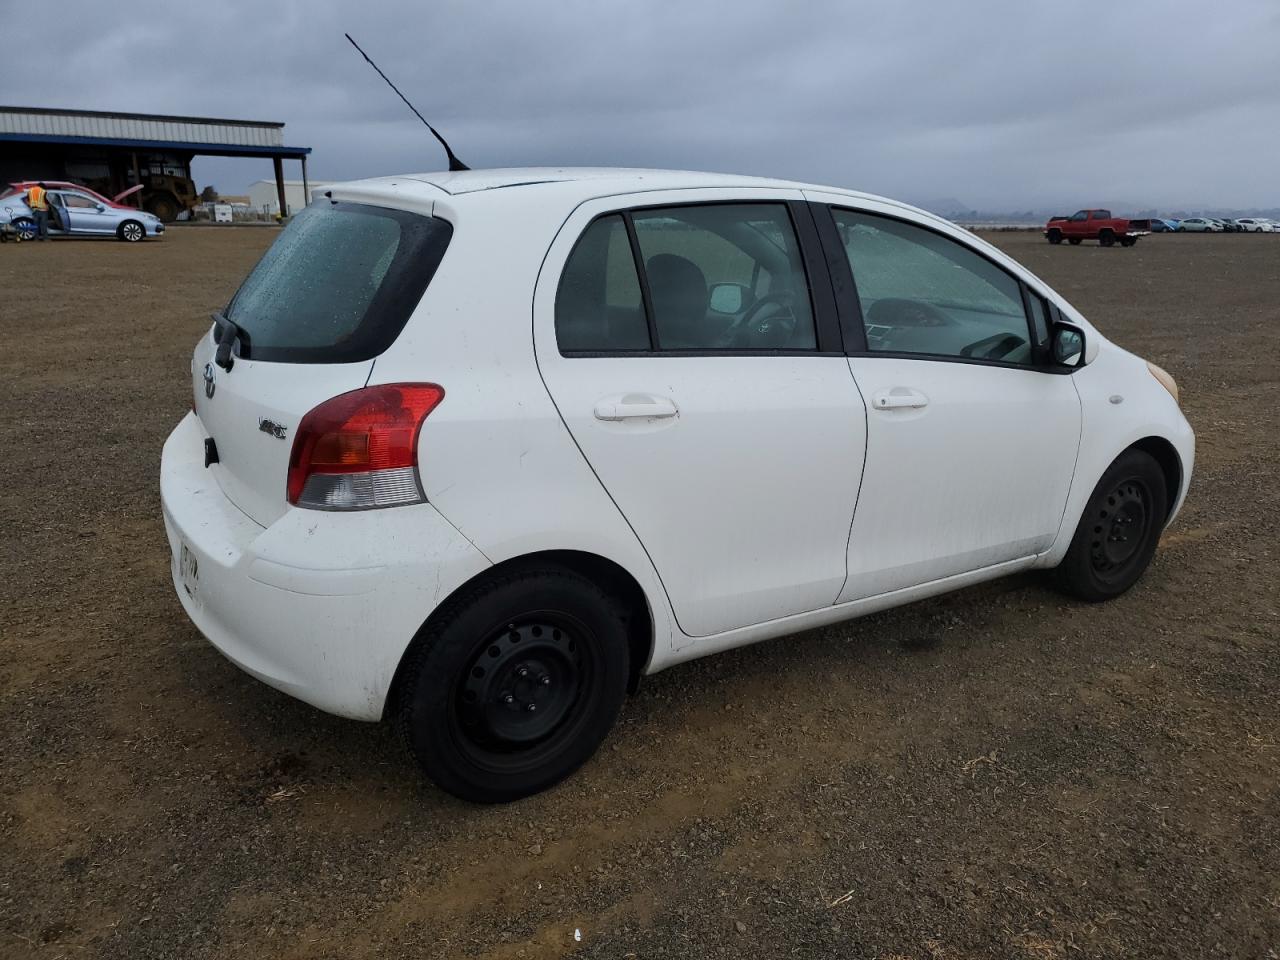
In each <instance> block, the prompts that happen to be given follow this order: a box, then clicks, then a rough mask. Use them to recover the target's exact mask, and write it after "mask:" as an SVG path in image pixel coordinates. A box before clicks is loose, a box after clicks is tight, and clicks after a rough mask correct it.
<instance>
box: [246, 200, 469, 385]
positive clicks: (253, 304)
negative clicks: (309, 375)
mask: <svg viewBox="0 0 1280 960" xmlns="http://www.w3.org/2000/svg"><path fill="white" fill-rule="evenodd" d="M452 235H453V227H452V226H451V225H450V224H449V223H448V221H445V220H441V219H439V218H436V217H424V216H420V215H418V214H414V213H408V212H406V211H403V210H391V209H388V208H384V207H374V206H369V205H367V204H359V203H325V202H320V203H315V204H312V205H311V206H309V207H307V208H306V209H305V210H303V211H302V212H301V213H299V214H298V215H297V216H295V217H294V218H293V220H292V221H290V223H289V225H288V226H287V227H285V230H284V232H283V233H282V234H281V235H280V236H279V238H278V239H277V240H276V242H275V243H274V244H272V245H271V248H270V249H269V250H267V252H266V253H265V254H263V257H262V259H261V260H259V261H258V265H257V266H256V267H254V268H253V271H252V272H251V273H250V274H249V276H248V277H247V278H246V279H245V281H244V283H243V284H242V285H241V286H240V289H239V290H238V291H237V292H236V295H235V296H234V297H233V298H232V299H231V303H230V304H229V305H228V306H227V309H226V310H225V311H224V312H225V315H226V316H227V318H228V319H230V320H233V321H234V322H235V323H236V324H237V325H238V326H239V327H240V328H241V330H242V331H243V333H244V336H243V337H242V338H241V340H240V355H241V356H244V357H249V358H252V359H254V360H271V361H277V362H283V363H350V362H354V361H358V360H368V359H371V358H372V357H375V356H377V355H378V354H380V353H382V351H384V350H385V349H386V348H387V347H389V346H390V345H391V344H392V342H393V341H394V340H395V338H396V337H397V336H399V334H400V331H401V330H402V329H404V325H405V323H406V322H407V321H408V319H409V315H410V314H411V313H412V312H413V309H414V307H416V306H417V304H418V301H419V300H421V299H422V294H423V292H424V291H425V290H426V289H427V285H428V284H429V283H430V282H431V277H432V276H433V275H434V274H435V271H436V268H437V267H438V266H439V265H440V260H441V259H442V258H443V256H444V252H445V249H446V247H448V245H449V238H450V237H451V236H452Z"/></svg>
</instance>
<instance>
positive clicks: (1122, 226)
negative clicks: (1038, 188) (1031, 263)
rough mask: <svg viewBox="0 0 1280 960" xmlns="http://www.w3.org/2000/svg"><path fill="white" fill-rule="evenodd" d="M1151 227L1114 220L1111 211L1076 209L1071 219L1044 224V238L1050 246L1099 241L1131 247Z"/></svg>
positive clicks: (1105, 243) (1128, 221)
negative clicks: (1062, 243) (1063, 242)
mask: <svg viewBox="0 0 1280 960" xmlns="http://www.w3.org/2000/svg"><path fill="white" fill-rule="evenodd" d="M1148 225H1149V224H1148V222H1147V221H1140V220H1126V219H1125V218H1124V217H1113V216H1112V215H1111V211H1110V210H1077V211H1076V212H1075V213H1073V214H1072V215H1071V216H1069V217H1053V218H1052V219H1051V220H1050V221H1049V222H1048V223H1047V224H1046V225H1045V228H1044V235H1045V237H1046V239H1048V241H1049V242H1050V243H1061V242H1062V241H1063V240H1066V241H1067V242H1068V243H1070V244H1073V245H1074V244H1077V243H1079V242H1080V241H1081V240H1097V241H1098V243H1100V244H1102V245H1103V246H1104V247H1110V246H1112V245H1113V244H1116V243H1118V244H1120V246H1122V247H1132V246H1133V245H1134V244H1135V243H1137V242H1138V238H1139V237H1145V236H1146V235H1147V234H1148V233H1150V232H1151V231H1150V230H1145V229H1142V228H1143V227H1146V226H1148Z"/></svg>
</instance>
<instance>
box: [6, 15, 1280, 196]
mask: <svg viewBox="0 0 1280 960" xmlns="http://www.w3.org/2000/svg"><path fill="white" fill-rule="evenodd" d="M19 7H20V9H19V10H18V11H17V12H16V14H13V15H6V16H5V20H6V22H8V23H10V24H13V23H22V22H30V21H44V22H57V23H63V24H69V23H70V24H76V25H77V27H78V29H73V30H65V31H62V32H61V34H60V35H61V40H60V42H59V44H58V45H57V47H56V52H57V58H56V65H55V66H54V68H52V69H39V70H31V69H25V68H24V69H18V63H17V61H15V60H12V59H10V60H8V61H7V62H5V63H4V64H3V65H0V81H2V83H0V90H3V94H0V99H3V100H4V101H6V102H10V103H15V104H19V105H31V106H61V107H82V108H91V109H115V110H137V111H146V112H160V113H192V114H199V115H208V116H232V117H245V118H251V119H269V120H283V121H285V122H286V123H287V124H288V126H287V128H286V140H287V142H289V143H291V144H304V145H310V146H313V147H314V148H315V153H314V154H313V158H312V163H311V172H312V175H313V177H316V178H325V179H342V178H350V177H358V176H367V175H374V174H383V173H393V172H404V171H409V170H422V169H438V168H439V167H440V166H441V164H442V157H441V154H440V152H439V151H438V149H436V148H435V146H434V144H433V142H432V141H431V140H430V139H429V137H428V136H427V135H426V131H425V130H422V129H421V128H419V127H418V126H417V125H416V121H415V120H413V118H412V116H411V115H410V114H409V113H408V111H407V110H405V108H404V107H403V105H402V104H401V103H400V102H399V100H397V99H396V98H395V97H394V95H393V94H391V92H390V91H389V90H387V89H386V88H384V87H383V86H382V82H381V81H380V80H379V79H378V78H377V76H376V75H375V74H374V73H373V72H372V71H371V70H370V69H369V67H368V66H367V65H366V64H365V63H364V62H363V61H362V60H361V59H360V58H359V57H358V56H357V55H356V54H355V52H354V51H353V50H351V49H350V47H349V46H348V45H347V43H346V41H345V40H344V39H343V37H342V33H343V31H344V30H348V31H350V32H351V33H353V34H354V35H355V36H356V38H357V39H358V40H360V42H361V43H362V45H363V46H364V47H365V48H366V49H367V50H368V51H369V52H370V54H371V55H372V56H373V57H374V59H376V60H377V61H378V62H379V63H380V64H381V65H382V66H383V68H384V69H386V70H387V71H388V72H389V73H390V74H391V76H392V77H393V79H395V80H396V82H397V83H398V84H399V85H400V86H401V87H402V89H404V90H405V92H406V93H407V94H408V95H409V97H410V99H412V100H414V102H415V103H416V104H417V105H418V107H419V108H420V109H421V110H422V111H423V112H424V113H425V114H426V115H427V116H428V117H429V118H430V119H431V120H432V122H433V123H435V124H436V125H437V126H438V127H439V128H440V129H441V130H443V131H444V132H445V134H446V136H448V137H449V138H450V140H451V142H452V144H453V146H454V149H455V150H456V151H457V152H458V154H459V155H460V156H462V157H463V159H465V160H466V161H467V162H469V163H470V164H471V165H473V166H507V165H519V164H543V163H554V164H559V163H574V164H618V165H645V166H665V167H687V168H697V169H713V170H725V171H733V172H745V173H760V174H770V175H776V176H784V177H791V178H795V179H804V180H816V181H820V182H826V183H833V184H838V185H843V186H852V187H857V188H859V189H866V190H870V191H873V192H880V193H887V194H890V195H894V196H899V197H905V198H908V199H917V200H928V199H931V198H936V197H957V198H960V199H962V200H963V201H964V202H965V203H967V204H970V205H972V206H986V207H995V208H1000V209H1012V208H1019V207H1029V206H1041V205H1044V204H1062V205H1066V206H1070V205H1081V204H1086V203H1091V202H1113V201H1115V202H1121V201H1123V202H1131V203H1134V204H1137V205H1148V204H1150V205H1160V206H1186V205H1198V204H1208V205H1223V206H1239V207H1244V206H1255V205H1256V206H1273V205H1277V204H1280V185H1278V184H1277V177H1276V175H1275V170H1276V169H1277V161H1278V159H1280V85H1277V84H1276V83H1275V69H1274V67H1275V64H1276V63H1277V61H1278V60H1280V3H1276V2H1275V0H1232V2H1226V3H1218V4H1213V5H1208V4H1204V3H1202V2H1189V0H1187V2H1183V0H1129V2H1125V3H1116V2H1110V0H1107V2H1104V0H1078V2H1073V3H1061V2H1053V3H1037V2H1028V0H1001V2H995V0H977V2H975V0H966V2H954V3H953V2H945V3H944V2H929V3H925V2H899V0H881V2H876V3H801V2H793V3H790V4H782V3H753V2H744V0H739V2H735V3H727V2H715V3H711V2H698V0H685V2H651V3H642V2H631V3H626V4H623V3H607V2H600V0H596V2H579V0H572V2H557V3H545V4H536V3H485V2H480V0H476V2H470V3H466V2H454V0H451V2H444V3H432V4H421V3H411V2H386V3H373V2H369V0H366V2H364V3H361V4H356V3H350V2H335V0H311V2H307V3H263V2H238V0H237V2H225V0H224V2H217V3H199V4H197V3H190V4H179V5H168V6H166V7H165V8H164V10H163V14H162V15H156V13H155V12H154V11H153V12H151V13H144V12H143V11H142V10H141V9H137V10H136V11H135V12H134V13H117V12H115V10H124V9H125V8H122V7H121V8H114V9H113V8H112V6H111V5H107V4H103V3H100V2H84V3H81V4H59V3H49V2H43V3H39V4H20V5H19ZM109 10H110V11H111V12H108V11H109ZM43 50H44V51H45V52H46V53H52V52H53V50H52V49H51V48H49V47H47V46H44V47H43ZM197 172H198V174H199V176H200V178H201V179H202V181H203V180H211V181H213V182H215V183H216V184H217V185H218V186H219V187H220V188H222V189H223V190H224V191H234V190H237V189H241V188H243V186H244V185H245V184H246V183H247V182H248V181H250V180H253V179H257V178H258V177H264V176H268V175H269V167H268V165H266V164H263V163H261V162H254V161H225V160H204V161H200V163H199V166H198V169H197ZM289 175H291V176H296V172H293V173H290V174H289Z"/></svg>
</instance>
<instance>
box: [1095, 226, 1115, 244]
mask: <svg viewBox="0 0 1280 960" xmlns="http://www.w3.org/2000/svg"><path fill="white" fill-rule="evenodd" d="M1115 242H1116V235H1115V234H1114V233H1112V232H1111V231H1110V230H1103V231H1102V232H1101V233H1100V234H1098V243H1100V244H1102V245H1103V246H1104V247H1110V246H1112V245H1114V244H1115Z"/></svg>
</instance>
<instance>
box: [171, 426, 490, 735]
mask: <svg viewBox="0 0 1280 960" xmlns="http://www.w3.org/2000/svg"><path fill="white" fill-rule="evenodd" d="M204 437H205V434H204V431H203V429H202V428H201V426H200V423H199V421H198V420H197V419H196V417H195V415H194V414H188V415H187V417H186V418H185V419H183V421H182V422H181V423H180V424H179V425H178V426H177V428H176V429H175V430H174V431H173V433H172V434H171V435H170V436H169V439H168V440H167V441H166V442H165V446H164V453H163V456H162V458H161V466H160V495H161V502H162V504H163V506H164V521H165V531H166V533H167V535H168V538H169V547H170V550H171V551H172V553H173V563H172V566H171V573H172V575H173V578H174V587H175V589H176V590H177V593H178V597H179V599H180V600H181V601H182V606H183V608H184V609H185V610H186V612H187V615H188V616H189V617H190V618H191V620H192V622H193V623H195V625H196V626H197V627H198V628H199V630H200V632H201V633H203V634H204V635H205V637H207V638H208V640H209V641H210V642H211V643H212V644H213V645H214V646H215V647H217V648H218V650H220V651H221V652H222V653H223V654H224V655H225V656H226V657H227V658H228V659H229V660H231V661H232V662H233V663H235V664H236V665H238V666H239V667H241V668H242V669H243V670H245V671H246V672H248V673H250V674H252V675H253V676H255V677H257V678H258V679H259V680H262V681H263V682H265V683H268V684H270V685H271V686H273V687H276V688H277V689H279V690H283V691H284V692H285V693H288V694H290V695H291V696H294V697H297V698H298V699H300V700H305V701H306V702H307V703H310V704H313V705H315V706H317V707H319V708H320V709H322V710H326V711H328V712H329V713H335V714H338V715H340V716H344V717H351V718H354V719H358V720H377V719H379V718H380V717H381V716H382V709H383V705H384V704H385V702H386V697H387V693H388V690H389V688H390V685H391V680H392V677H393V676H394V674H395V670H396V667H397V665H398V664H399V662H400V658H401V656H402V655H403V653H404V651H405V648H406V647H407V646H408V644H409V641H410V640H411V639H412V638H413V635H414V633H415V632H416V631H417V629H418V628H419V627H420V626H421V625H422V623H423V621H424V620H425V619H426V618H427V616H428V615H429V614H430V613H431V611H432V610H434V609H435V608H436V606H438V605H439V603H440V602H441V601H442V600H443V599H445V597H446V596H447V595H448V594H449V592H451V591H452V590H453V589H454V588H455V587H456V586H458V585H459V584H461V583H463V582H465V581H466V580H468V579H470V578H471V577H472V576H474V575H475V574H476V573H479V572H480V571H481V570H483V569H485V568H486V567H487V566H489V561H488V560H487V559H486V558H485V557H484V555H483V554H481V553H480V552H479V551H478V550H477V549H476V548H475V547H474V546H472V545H471V543H470V542H468V541H467V540H466V539H465V538H464V537H463V536H462V535H461V534H459V533H458V532H457V530H455V529H454V528H453V526H452V525H451V524H449V522H448V521H446V520H445V519H444V518H443V517H441V516H440V514H439V513H438V512H437V511H436V510H435V508H434V507H432V506H430V505H429V504H420V505H415V506H410V507H395V508H391V509H386V510H368V511H361V512H353V513H330V512H324V511H317V510H299V509H296V508H295V509H290V510H288V511H286V512H285V514H284V515H283V516H281V517H280V519H279V520H277V521H276V522H275V523H273V524H272V525H271V526H270V527H266V528H264V527H261V526H259V525H258V524H256V523H254V522H253V521H252V520H250V519H249V518H248V517H247V516H245V515H244V514H243V513H241V512H240V511H239V510H238V509H237V508H236V507H235V505H234V504H233V503H232V502H231V501H230V500H228V499H227V498H226V496H225V495H224V494H223V493H222V490H221V489H220V488H219V486H218V484H217V482H216V481H215V480H214V478H213V475H212V474H211V473H210V471H208V470H207V469H205V467H204V460H203V456H204V447H203V443H204ZM282 493H283V491H282ZM184 544H185V545H186V547H187V549H188V550H189V551H190V554H191V555H192V556H193V557H194V559H195V561H196V564H197V570H198V575H197V584H196V589H195V591H194V593H189V592H188V590H187V589H186V588H185V587H184V585H183V579H182V576H181V571H180V569H179V563H178V557H179V554H180V552H181V549H182V546H183V545H184Z"/></svg>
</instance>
